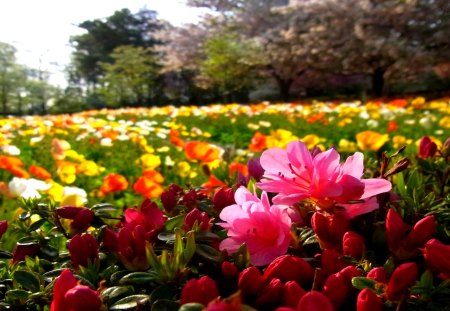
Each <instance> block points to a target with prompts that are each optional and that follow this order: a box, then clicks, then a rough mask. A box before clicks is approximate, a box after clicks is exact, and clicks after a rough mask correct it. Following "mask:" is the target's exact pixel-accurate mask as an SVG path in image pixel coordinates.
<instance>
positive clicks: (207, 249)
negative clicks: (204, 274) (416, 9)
mask: <svg viewBox="0 0 450 311" xmlns="http://www.w3.org/2000/svg"><path fill="white" fill-rule="evenodd" d="M196 246H197V247H196V249H195V252H196V253H197V255H199V256H200V257H203V258H204V259H207V260H209V261H212V262H216V263H219V262H222V260H223V258H222V253H220V252H219V251H218V250H216V249H215V248H213V247H211V246H209V245H206V244H197V245H196Z"/></svg>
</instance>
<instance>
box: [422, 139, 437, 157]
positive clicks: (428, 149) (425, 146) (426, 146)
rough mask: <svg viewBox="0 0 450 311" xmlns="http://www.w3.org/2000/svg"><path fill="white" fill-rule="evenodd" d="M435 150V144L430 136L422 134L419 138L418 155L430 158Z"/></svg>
mask: <svg viewBox="0 0 450 311" xmlns="http://www.w3.org/2000/svg"><path fill="white" fill-rule="evenodd" d="M436 151H437V145H436V143H434V142H433V141H432V140H431V139H430V137H428V136H424V137H422V138H421V140H420V143H419V154H418V157H419V158H422V159H427V158H431V157H432V156H434V154H435V153H436Z"/></svg>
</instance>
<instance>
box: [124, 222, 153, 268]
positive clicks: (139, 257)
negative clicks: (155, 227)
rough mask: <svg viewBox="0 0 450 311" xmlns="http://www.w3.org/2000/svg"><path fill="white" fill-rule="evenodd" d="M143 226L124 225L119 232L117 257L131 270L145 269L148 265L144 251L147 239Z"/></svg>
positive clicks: (146, 246)
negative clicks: (131, 226) (129, 226)
mask: <svg viewBox="0 0 450 311" xmlns="http://www.w3.org/2000/svg"><path fill="white" fill-rule="evenodd" d="M145 235H146V234H145V230H144V227H142V226H141V225H138V226H136V227H134V228H128V227H124V228H122V229H121V230H120V232H119V238H118V242H119V251H118V253H119V257H120V259H121V261H122V263H123V264H124V266H125V267H126V268H127V269H128V270H131V271H145V270H147V269H148V268H149V267H150V263H149V262H148V260H147V256H146V251H147V248H148V243H149V242H148V241H147V239H146V237H145Z"/></svg>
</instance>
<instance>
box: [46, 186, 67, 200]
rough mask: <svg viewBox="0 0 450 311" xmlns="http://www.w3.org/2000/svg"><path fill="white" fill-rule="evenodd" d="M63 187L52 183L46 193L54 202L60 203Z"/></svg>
mask: <svg viewBox="0 0 450 311" xmlns="http://www.w3.org/2000/svg"><path fill="white" fill-rule="evenodd" d="M63 193H64V187H63V186H62V185H60V184H58V183H57V182H52V187H51V188H50V189H49V190H48V191H47V194H48V196H49V197H50V199H52V200H53V201H55V202H61V201H62V198H63Z"/></svg>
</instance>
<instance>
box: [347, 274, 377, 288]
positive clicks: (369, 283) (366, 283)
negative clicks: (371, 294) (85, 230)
mask: <svg viewBox="0 0 450 311" xmlns="http://www.w3.org/2000/svg"><path fill="white" fill-rule="evenodd" d="M352 284H353V286H354V287H355V288H356V289H359V290H363V289H364V288H370V289H371V290H373V291H375V285H376V284H377V281H375V280H372V279H368V278H365V277H360V276H358V277H354V278H352Z"/></svg>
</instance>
